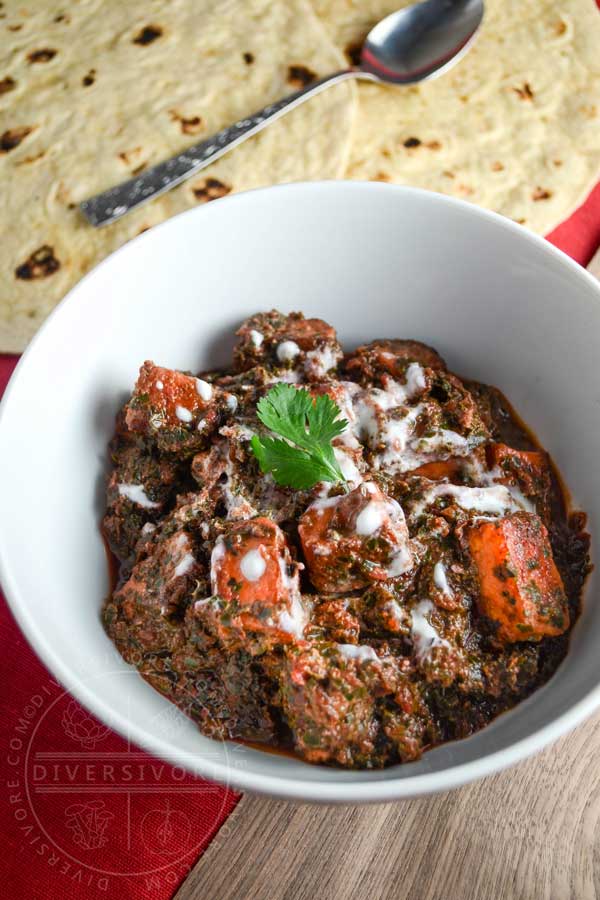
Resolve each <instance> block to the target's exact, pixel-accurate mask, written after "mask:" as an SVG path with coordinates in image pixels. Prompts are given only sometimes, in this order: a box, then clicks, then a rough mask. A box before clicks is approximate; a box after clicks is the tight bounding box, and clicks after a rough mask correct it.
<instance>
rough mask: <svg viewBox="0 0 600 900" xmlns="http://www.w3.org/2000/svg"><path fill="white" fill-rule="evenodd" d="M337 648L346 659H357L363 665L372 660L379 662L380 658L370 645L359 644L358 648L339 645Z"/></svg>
mask: <svg viewBox="0 0 600 900" xmlns="http://www.w3.org/2000/svg"><path fill="white" fill-rule="evenodd" d="M336 646H337V648H338V650H339V651H340V653H341V654H342V656H345V657H346V659H355V660H357V662H361V663H362V662H367V661H370V660H373V661H375V662H379V657H378V656H377V654H376V653H375V651H374V650H373V648H372V647H369V645H368V644H359V645H358V646H357V645H356V644H337V645H336Z"/></svg>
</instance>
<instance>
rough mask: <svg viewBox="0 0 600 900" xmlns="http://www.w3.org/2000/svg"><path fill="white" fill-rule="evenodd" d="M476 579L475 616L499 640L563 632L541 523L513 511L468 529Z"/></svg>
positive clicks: (555, 576) (560, 598) (565, 611)
mask: <svg viewBox="0 0 600 900" xmlns="http://www.w3.org/2000/svg"><path fill="white" fill-rule="evenodd" d="M468 544H469V549H470V552H471V557H472V559H473V562H474V563H475V567H476V569H477V574H478V576H479V586H480V595H479V601H478V607H479V612H480V613H481V614H482V615H484V616H486V617H487V618H488V619H491V620H492V621H493V622H495V623H496V624H497V626H498V630H497V632H496V634H497V637H498V638H499V640H501V641H504V642H505V643H513V642H515V641H539V640H541V639H542V638H544V637H552V636H554V635H558V634H562V633H563V632H564V631H566V630H567V628H568V627H569V608H568V604H567V597H566V595H565V589H564V586H563V582H562V578H561V577H560V573H559V571H558V569H557V568H556V565H555V562H554V559H553V557H552V548H551V546H550V541H549V539H548V532H547V530H546V527H545V525H544V524H543V522H542V521H541V519H540V518H539V517H538V516H536V515H534V514H532V513H525V512H518V513H515V514H514V515H512V516H509V517H507V518H504V519H498V520H496V521H487V522H478V523H477V524H476V525H473V526H472V527H471V528H470V529H469V530H468Z"/></svg>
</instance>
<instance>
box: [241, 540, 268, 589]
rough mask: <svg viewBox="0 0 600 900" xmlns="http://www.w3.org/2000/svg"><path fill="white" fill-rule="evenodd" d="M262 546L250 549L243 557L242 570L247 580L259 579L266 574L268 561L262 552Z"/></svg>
mask: <svg viewBox="0 0 600 900" xmlns="http://www.w3.org/2000/svg"><path fill="white" fill-rule="evenodd" d="M261 551H262V546H260V547H258V548H257V549H256V550H249V551H248V552H247V553H246V554H244V556H243V557H242V561H241V562H240V571H241V573H242V575H243V576H244V578H245V579H246V581H258V580H259V579H260V578H262V576H263V575H264V574H265V570H266V568H267V561H266V560H265V558H264V556H263V554H262V552H261Z"/></svg>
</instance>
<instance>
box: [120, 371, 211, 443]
mask: <svg viewBox="0 0 600 900" xmlns="http://www.w3.org/2000/svg"><path fill="white" fill-rule="evenodd" d="M228 396H229V395H228V394H226V393H225V392H224V391H222V390H221V389H220V388H218V387H214V386H213V385H211V384H209V383H208V382H207V381H203V380H202V379H200V378H194V377H193V376H192V375H184V373H183V372H177V371H175V370H173V369H164V368H162V367H161V366H155V365H154V363H152V362H145V363H144V365H143V366H142V367H141V369H140V374H139V377H138V380H137V382H136V385H135V388H134V391H133V395H132V397H131V400H130V401H129V404H128V406H127V412H126V422H127V426H128V428H129V429H130V430H131V431H134V432H138V433H141V434H144V435H147V436H148V437H149V438H150V439H151V440H152V441H153V442H154V443H155V444H156V445H157V447H158V448H159V449H160V450H163V451H172V452H182V451H186V452H195V451H197V450H199V449H200V448H202V447H203V446H205V445H206V438H207V436H208V435H210V434H211V433H212V432H213V431H214V430H215V428H216V426H217V424H218V422H219V419H220V417H221V415H224V414H225V412H226V410H227V408H228V407H227V398H228Z"/></svg>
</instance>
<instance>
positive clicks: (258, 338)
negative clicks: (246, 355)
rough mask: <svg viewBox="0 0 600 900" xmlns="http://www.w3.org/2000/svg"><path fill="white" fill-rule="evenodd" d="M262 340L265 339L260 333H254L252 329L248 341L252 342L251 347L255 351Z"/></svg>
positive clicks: (254, 330)
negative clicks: (252, 346) (254, 348)
mask: <svg viewBox="0 0 600 900" xmlns="http://www.w3.org/2000/svg"><path fill="white" fill-rule="evenodd" d="M264 339H265V336H264V334H262V333H261V332H260V331H256V329H254V328H253V329H252V330H251V332H250V340H251V341H252V343H253V345H254V346H255V347H256V348H257V349H258V348H259V347H260V346H261V345H262V342H263V341H264Z"/></svg>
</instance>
